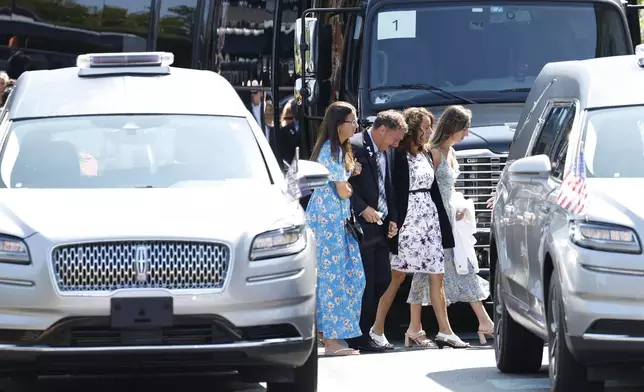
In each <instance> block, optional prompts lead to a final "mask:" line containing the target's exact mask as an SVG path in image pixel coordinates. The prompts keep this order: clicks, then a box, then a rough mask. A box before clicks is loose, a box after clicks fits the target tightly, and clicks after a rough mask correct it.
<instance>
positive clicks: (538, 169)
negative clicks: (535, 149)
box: [508, 155, 552, 185]
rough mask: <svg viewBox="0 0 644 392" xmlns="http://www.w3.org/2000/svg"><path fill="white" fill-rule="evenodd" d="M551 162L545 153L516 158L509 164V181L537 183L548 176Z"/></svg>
mask: <svg viewBox="0 0 644 392" xmlns="http://www.w3.org/2000/svg"><path fill="white" fill-rule="evenodd" d="M551 170H552V164H551V163H550V158H548V156H547V155H535V156H531V157H526V158H521V159H518V160H516V161H514V162H512V163H511V164H510V167H509V168H508V174H509V175H510V181H512V182H515V183H519V184H526V185H527V184H539V183H542V182H544V181H545V180H547V179H548V178H549V177H550V172H551Z"/></svg>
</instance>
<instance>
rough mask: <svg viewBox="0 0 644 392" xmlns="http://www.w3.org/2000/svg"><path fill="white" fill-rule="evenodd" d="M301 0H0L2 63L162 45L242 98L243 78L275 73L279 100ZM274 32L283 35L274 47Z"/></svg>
mask: <svg viewBox="0 0 644 392" xmlns="http://www.w3.org/2000/svg"><path fill="white" fill-rule="evenodd" d="M300 2H301V0H281V1H279V7H276V5H277V4H278V3H277V0H72V1H65V2H60V1H57V0H40V1H38V2H35V1H30V0H0V70H4V71H9V72H11V73H12V74H13V75H11V76H13V77H14V78H17V76H19V74H20V73H21V72H23V71H24V70H27V69H53V68H62V67H69V66H74V65H75V63H76V57H77V56H78V55H79V54H83V53H102V52H124V51H127V52H132V51H153V50H155V51H167V52H172V53H174V55H175V61H174V66H177V67H185V68H195V69H206V70H212V71H215V72H220V73H221V74H222V75H223V76H224V77H225V78H226V79H228V80H229V81H230V82H231V83H232V84H233V85H234V86H235V87H236V88H237V90H238V92H239V93H240V96H241V97H242V99H244V100H245V101H247V100H248V94H249V90H250V84H249V82H252V81H256V82H257V83H258V84H260V85H261V88H262V89H263V90H269V89H270V88H271V86H272V84H273V79H274V76H273V75H277V78H276V79H277V80H275V84H276V86H275V90H276V92H277V96H279V99H278V100H277V102H279V101H280V100H283V99H284V98H285V97H286V96H288V95H292V94H293V86H294V75H293V69H294V65H293V40H294V32H293V30H294V23H295V20H296V18H297V16H298V14H300V13H301V11H302V9H301V7H300ZM276 9H280V10H281V13H280V15H279V16H280V20H279V21H278V22H277V24H278V25H279V30H278V31H279V34H278V36H277V37H275V36H274V29H273V26H274V25H275V23H276V21H275V19H276V13H275V10H276ZM274 38H277V40H278V41H279V42H282V43H283V44H282V45H280V46H279V47H278V48H279V49H276V50H274V49H273V46H272V43H273V40H274ZM273 57H275V59H273ZM10 59H11V64H10V61H9V60H10ZM168 93H169V94H171V93H172V92H171V91H169V92H168ZM213 93H214V92H213ZM277 115H278V113H276V116H277Z"/></svg>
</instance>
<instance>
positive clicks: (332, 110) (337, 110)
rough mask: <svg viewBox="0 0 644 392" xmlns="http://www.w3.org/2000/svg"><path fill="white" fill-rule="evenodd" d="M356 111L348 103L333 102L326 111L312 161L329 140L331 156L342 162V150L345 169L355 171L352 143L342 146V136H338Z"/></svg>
mask: <svg viewBox="0 0 644 392" xmlns="http://www.w3.org/2000/svg"><path fill="white" fill-rule="evenodd" d="M355 112H356V109H355V108H354V107H353V105H351V104H350V103H348V102H344V101H336V102H333V103H332V104H331V105H329V107H328V108H327V109H326V112H325V113H324V120H322V125H321V126H320V129H319V131H318V138H317V140H316V142H315V147H313V153H312V154H311V160H314V161H315V160H317V159H318V157H319V156H320V150H322V146H323V145H324V143H325V142H326V141H327V140H330V141H331V156H332V157H333V158H335V159H336V160H338V161H339V160H340V148H342V151H343V152H344V168H345V169H347V170H349V171H351V170H353V166H354V162H353V151H352V150H351V143H350V142H349V139H347V140H345V141H344V143H342V144H340V135H338V128H339V127H340V125H342V124H343V123H344V121H346V119H347V117H349V115H350V114H351V113H355Z"/></svg>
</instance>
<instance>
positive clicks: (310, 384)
mask: <svg viewBox="0 0 644 392" xmlns="http://www.w3.org/2000/svg"><path fill="white" fill-rule="evenodd" d="M316 336H317V334H316ZM266 387H267V388H266V392H317V390H318V347H317V344H314V345H313V349H312V350H311V354H310V355H309V358H308V359H307V360H306V362H305V363H304V365H302V366H300V367H298V368H296V369H295V372H294V375H293V381H292V382H290V383H268V384H267V385H266Z"/></svg>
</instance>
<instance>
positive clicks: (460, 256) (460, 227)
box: [452, 192, 479, 275]
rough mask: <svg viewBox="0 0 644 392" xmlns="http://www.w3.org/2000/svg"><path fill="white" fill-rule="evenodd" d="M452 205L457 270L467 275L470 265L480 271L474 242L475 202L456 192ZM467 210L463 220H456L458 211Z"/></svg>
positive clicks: (453, 195)
mask: <svg viewBox="0 0 644 392" xmlns="http://www.w3.org/2000/svg"><path fill="white" fill-rule="evenodd" d="M452 206H453V208H454V216H453V220H452V222H454V226H453V232H454V244H455V246H454V264H455V265H456V272H457V273H458V274H459V275H467V274H468V273H469V268H468V267H469V265H471V266H472V267H473V269H474V273H478V272H479V263H478V259H477V258H476V252H475V251H474V244H476V238H475V237H474V233H476V218H475V215H474V202H473V201H472V200H470V199H467V200H466V199H465V197H464V196H463V194H462V193H460V192H454V193H453V194H452ZM457 211H465V214H464V215H463V218H462V219H461V220H456V212H457Z"/></svg>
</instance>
